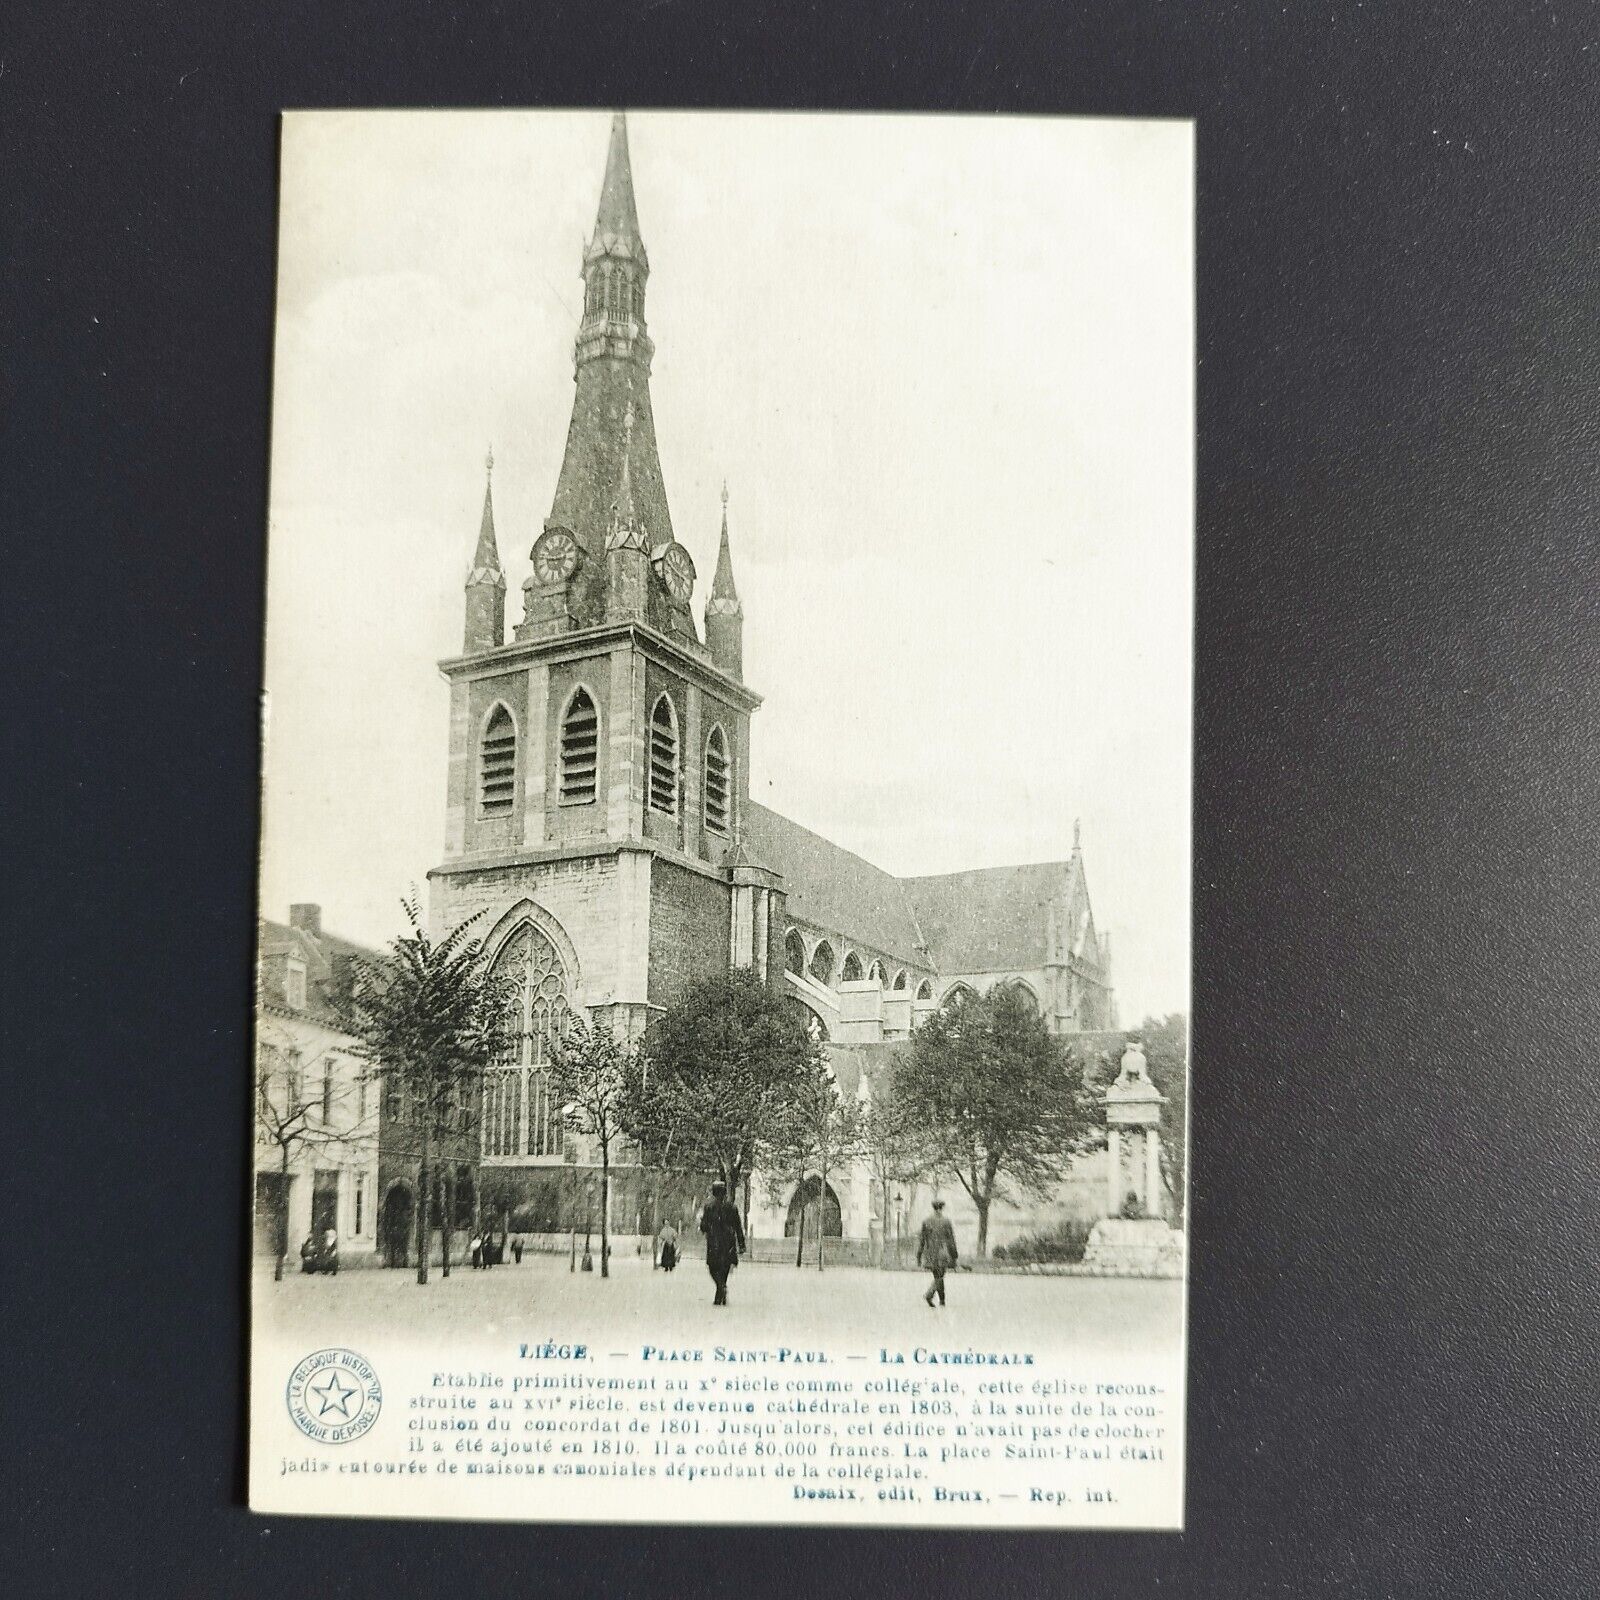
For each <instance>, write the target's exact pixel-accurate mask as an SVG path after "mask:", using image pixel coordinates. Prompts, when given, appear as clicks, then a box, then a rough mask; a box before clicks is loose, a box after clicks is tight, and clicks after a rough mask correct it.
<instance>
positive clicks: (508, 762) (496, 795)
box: [478, 706, 517, 817]
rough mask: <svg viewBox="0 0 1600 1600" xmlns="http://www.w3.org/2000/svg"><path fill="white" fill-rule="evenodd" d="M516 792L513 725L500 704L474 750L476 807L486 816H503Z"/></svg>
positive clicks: (515, 736)
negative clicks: (477, 747)
mask: <svg viewBox="0 0 1600 1600" xmlns="http://www.w3.org/2000/svg"><path fill="white" fill-rule="evenodd" d="M516 792H517V725H516V723H514V722H513V721H512V720H511V713H510V712H509V711H507V710H506V708H505V707H504V706H496V707H495V708H494V712H493V714H492V715H491V716H490V718H489V722H488V725H487V726H486V727H485V728H484V730H483V745H482V748H481V749H480V751H479V753H478V808H479V810H480V811H481V812H482V813H483V815H484V816H486V817H503V816H505V815H506V814H507V813H508V812H509V811H510V810H511V803H512V801H513V800H514V799H515V798H516Z"/></svg>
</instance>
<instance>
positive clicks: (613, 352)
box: [429, 115, 783, 1182]
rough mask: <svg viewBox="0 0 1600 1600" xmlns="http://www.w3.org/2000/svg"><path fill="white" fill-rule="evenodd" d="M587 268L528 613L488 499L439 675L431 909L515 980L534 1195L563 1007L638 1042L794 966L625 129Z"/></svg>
mask: <svg viewBox="0 0 1600 1600" xmlns="http://www.w3.org/2000/svg"><path fill="white" fill-rule="evenodd" d="M580 270H581V273H582V277H583V285H584V298H583V316H582V319H581V321H580V322H579V325H578V329H577V335H576V339H575V341H574V345H573V384H574V394H573V404H572V417H571V421H570V423H569V425H568V428H567V438H566V450H565V454H564V456H563V459H562V463H561V469H560V472H559V473H558V475H557V478H556V484H555V490H554V494H553V496H552V499H551V502H550V514H549V515H548V516H547V517H546V518H545V521H544V525H543V528H542V530H540V531H539V532H538V537H537V538H536V539H535V540H533V542H532V548H531V551H530V556H531V561H532V571H531V573H530V574H529V577H528V579H527V581H526V583H524V584H523V586H522V587H523V608H522V617H521V620H520V621H518V622H517V623H516V624H515V627H514V631H513V637H511V638H510V639H509V640H508V639H507V638H506V635H505V598H504V597H505V576H504V573H503V572H502V571H501V568H500V560H499V554H498V549H497V542H496V539H497V530H496V527H495V520H494V514H493V506H492V499H491V496H490V494H489V493H488V492H487V491H486V493H485V499H484V512H483V519H482V524H481V526H480V529H479V533H478V542H477V547H476V553H475V555H474V558H473V566H472V570H471V574H470V576H469V578H468V581H467V589H466V618H465V628H464V647H463V650H462V653H461V654H460V655H459V656H457V657H454V658H452V659H450V660H447V661H443V662H441V663H440V670H441V671H442V672H443V674H444V676H445V678H446V679H447V680H448V682H449V685H450V759H449V779H448V796H447V808H446V830H445V850H444V859H443V862H442V864H441V865H440V866H438V867H436V868H435V869H434V871H433V872H432V873H431V874H430V875H429V876H430V889H431V896H430V904H431V908H432V918H433V923H434V927H435V929H436V930H437V931H439V932H441V933H442V932H443V931H445V930H446V929H449V928H452V927H455V926H456V925H458V924H459V923H461V922H462V921H464V920H466V919H467V918H470V917H475V918H477V919H478V920H477V921H476V923H475V924H474V934H475V935H476V936H479V937H482V938H483V939H484V940H485V942H486V945H487V947H488V948H489V950H490V952H491V956H492V959H493V960H494V962H495V964H496V971H497V973H499V974H500V975H502V976H508V977H510V978H513V979H514V980H515V981H516V983H517V985H518V992H519V994H520V995H521V999H520V1001H519V1006H520V1008H521V1009H520V1012H519V1016H520V1019H521V1020H520V1023H519V1028H520V1031H519V1033H518V1035H517V1043H516V1048H515V1051H514V1059H513V1060H511V1061H508V1062H507V1064H506V1065H505V1067H504V1068H503V1069H497V1074H496V1075H495V1076H494V1078H493V1080H492V1081H491V1084H490V1092H489V1094H488V1096H487V1098H486V1109H485V1117H484V1134H483V1139H484V1146H483V1149H484V1155H483V1160H484V1163H485V1165H488V1166H496V1165H498V1166H502V1167H507V1168H512V1167H515V1168H519V1169H525V1171H524V1174H523V1175H524V1176H526V1177H527V1178H528V1181H529V1182H532V1181H533V1179H534V1178H535V1177H537V1176H538V1174H539V1172H540V1171H543V1170H544V1169H546V1168H549V1169H551V1170H554V1171H555V1172H556V1173H558V1174H559V1172H560V1170H561V1168H560V1162H561V1144H562V1139H563V1137H564V1136H563V1134H562V1131H561V1128H560V1125H559V1117H555V1116H553V1113H552V1110H551V1107H550V1105H549V1103H548V1095H547V1088H548V1085H547V1080H546V1077H545V1075H544V1070H543V1068H544V1064H545V1063H546V1062H547V1061H548V1058H549V1041H550V1039H551V1038H552V1037H553V1033H554V1030H555V1029H556V1028H557V1027H558V1026H559V1025H560V1018H561V1016H562V1015H563V1014H564V1013H566V1012H569V1011H581V1012H583V1013H586V1014H587V1015H589V1016H590V1017H592V1018H593V1019H594V1020H595V1021H596V1022H597V1023H599V1024H601V1025H609V1026H611V1027H614V1028H615V1029H616V1030H617V1031H619V1032H623V1033H628V1034H636V1033H638V1032H639V1031H640V1030H642V1029H643V1028H644V1027H645V1026H646V1025H647V1024H648V1022H649V1020H650V1019H651V1018H652V1017H653V1016H655V1015H658V1014H659V1013H660V1012H661V1010H662V1009H663V1008H664V1007H666V1006H668V1005H671V1004H672V1003H673V1002H674V1001H675V1000H676V999H677V998H678V997H679V996H681V995H682V994H683V992H684V991H685V990H686V989H687V988H688V986H689V985H690V984H692V983H693V982H695V981H697V980H698V979H700V978H702V977H705V976H708V975H710V974H713V973H716V972H720V971H724V970H726V969H727V968H728V967H729V966H730V965H734V966H749V967H753V968H754V969H756V970H757V971H758V972H760V973H761V974H762V975H763V976H765V977H767V978H768V981H770V982H771V983H773V984H774V985H775V986H776V985H778V984H780V983H781V982H782V969H783V960H782V950H781V940H782V928H783V914H782V905H783V893H782V880H781V878H779V877H777V876H776V875H775V874H774V873H771V872H769V871H767V870H766V869H765V868H764V867H763V866H762V865H761V863H760V862H759V861H757V860H755V859H754V858H753V857H752V855H751V851H750V848H749V845H748V842H747V840H748V835H747V831H746V815H745V813H746V808H747V804H748V793H749V771H750V716H751V713H752V712H753V711H754V710H755V709H756V707H757V706H758V705H759V704H760V700H759V697H758V696H756V695H755V694H753V693H752V692H751V691H750V690H749V689H748V688H747V687H746V686H745V684H744V682H743V678H742V671H743V663H742V651H741V648H740V643H741V631H742V627H743V617H742V610H741V608H740V605H739V599H738V594H737V591H736V590H735V588H734V585H733V568H732V561H731V558H730V556H729V553H728V533H727V520H726V508H725V507H724V519H723V529H722V547H721V552H720V556H719V560H718V563H717V575H716V579H715V581H714V583H713V585H712V592H711V598H710V600H709V602H708V604H707V607H706V638H705V639H704V640H702V637H701V635H700V632H699V630H698V629H697V628H696V626H695V620H694V615H693V613H692V611H691V609H690V608H691V603H692V600H693V595H694V586H695V581H696V573H695V565H694V562H693V560H692V559H691V558H690V556H689V553H688V551H687V550H685V549H684V548H683V546H682V545H680V544H679V543H678V542H677V540H676V538H675V537H674V534H673V527H672V517H671V512H670V510H669V508H668V504H667V494H666V488H665V485H664V482H663V479H662V472H661V462H660V457H659V454H658V451H657V446H656V432H655V418H654V413H653V411H652V408H651V399H650V372H651V365H652V362H653V360H654V358H655V345H654V343H653V342H652V340H651V338H650V335H649V333H648V332H647V330H646V322H645V304H646V293H647V287H648V283H649V277H650V259H649V256H648V254H647V252H646V250H645V244H644V238H643V234H642V232H641V230H640V226H639V215H638V209H637V206H636V203H635V199H634V189H633V172H632V164H631V159H630V154H629V149H628V129H627V123H626V121H625V119H624V118H623V117H622V116H620V115H619V116H617V117H615V118H614V119H613V120H612V124H611V133H610V145H609V149H608V151H607V155H606V166H605V176H604V179H603V181H602V183H601V188H600V202H599V206H598V209H597V213H596V216H595V223H594V229H593V232H592V234H591V235H590V237H589V242H588V244H587V246H586V247H585V249H584V251H583V257H582V261H581V263H580ZM499 531H500V532H504V531H506V530H505V529H504V528H502V529H500V530H499ZM775 940H776V941H778V947H777V949H776V951H774V948H773V943H774V941H775ZM508 1176H509V1174H508ZM519 1181H520V1180H519Z"/></svg>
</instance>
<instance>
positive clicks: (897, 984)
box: [894, 967, 906, 994]
mask: <svg viewBox="0 0 1600 1600" xmlns="http://www.w3.org/2000/svg"><path fill="white" fill-rule="evenodd" d="M905 986H906V969H905V968H904V967H901V969H900V970H899V971H898V972H897V973H895V975H894V992H895V993H896V994H899V993H900V992H901V991H902V990H903V989H904V988H905Z"/></svg>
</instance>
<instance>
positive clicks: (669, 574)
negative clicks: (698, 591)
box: [661, 544, 694, 600]
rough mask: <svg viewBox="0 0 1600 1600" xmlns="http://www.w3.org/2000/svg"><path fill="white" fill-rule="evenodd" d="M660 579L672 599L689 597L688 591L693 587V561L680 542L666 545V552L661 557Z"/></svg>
mask: <svg viewBox="0 0 1600 1600" xmlns="http://www.w3.org/2000/svg"><path fill="white" fill-rule="evenodd" d="M661 581H662V582H663V583H664V584H666V586H667V593H668V594H670V595H671V596H672V598H673V599H674V600H687V599H688V598H689V591H690V590H691V589H693V588H694V562H692V561H691V560H690V559H689V552H688V551H687V550H685V549H684V548H683V546H682V545H681V544H672V545H668V546H667V553H666V554H665V555H664V556H662V558H661Z"/></svg>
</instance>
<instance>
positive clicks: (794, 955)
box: [783, 928, 806, 978]
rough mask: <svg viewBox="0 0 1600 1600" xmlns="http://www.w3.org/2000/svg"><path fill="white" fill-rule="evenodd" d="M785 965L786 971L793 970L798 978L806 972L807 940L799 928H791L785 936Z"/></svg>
mask: <svg viewBox="0 0 1600 1600" xmlns="http://www.w3.org/2000/svg"><path fill="white" fill-rule="evenodd" d="M783 965H784V970H785V971H786V972H792V973H793V974H794V975H795V976H796V977H797V978H798V977H802V976H803V975H804V974H805V970H806V942H805V940H804V939H802V938H801V937H800V930H799V929H798V928H791V929H790V930H789V931H788V932H787V933H786V934H785V935H784V936H783Z"/></svg>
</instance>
